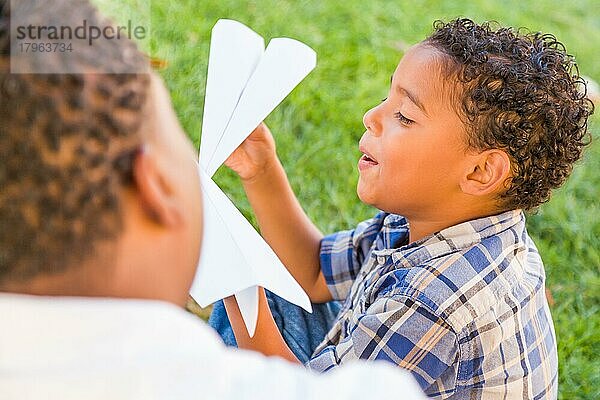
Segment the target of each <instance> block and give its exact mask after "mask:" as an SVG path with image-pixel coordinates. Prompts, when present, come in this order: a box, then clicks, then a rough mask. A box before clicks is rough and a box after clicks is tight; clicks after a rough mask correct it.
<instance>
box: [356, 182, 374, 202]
mask: <svg viewBox="0 0 600 400" xmlns="http://www.w3.org/2000/svg"><path fill="white" fill-rule="evenodd" d="M356 194H357V195H358V198H359V199H360V201H362V202H363V203H365V204H368V205H370V206H374V207H377V206H376V199H375V196H374V194H373V191H372V188H370V187H368V186H367V185H365V184H364V183H363V182H361V181H360V179H359V181H358V185H357V186H356Z"/></svg>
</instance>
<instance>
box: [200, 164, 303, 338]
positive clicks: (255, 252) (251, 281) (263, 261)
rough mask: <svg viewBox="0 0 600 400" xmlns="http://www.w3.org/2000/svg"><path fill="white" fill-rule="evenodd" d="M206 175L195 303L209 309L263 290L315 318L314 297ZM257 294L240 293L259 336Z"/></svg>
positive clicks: (242, 305)
mask: <svg viewBox="0 0 600 400" xmlns="http://www.w3.org/2000/svg"><path fill="white" fill-rule="evenodd" d="M200 175H201V184H202V192H203V200H204V224H205V225H204V227H205V228H204V235H203V240H202V252H201V256H200V263H199V266H198V271H197V273H196V278H195V279H194V284H193V286H192V289H191V290H190V294H191V295H192V297H194V299H195V300H196V301H197V302H198V304H200V306H202V307H206V306H208V305H209V304H212V303H214V302H215V301H217V300H220V299H223V298H225V297H227V296H231V295H233V294H237V293H239V292H244V291H245V290H246V289H251V288H252V287H255V286H257V285H260V286H263V287H265V288H267V289H269V290H271V291H273V292H275V293H277V294H278V295H280V296H281V297H284V298H285V299H286V300H288V301H290V302H292V303H294V304H297V305H299V306H300V307H302V308H304V309H305V310H307V311H309V312H311V311H312V307H311V303H310V300H309V298H308V296H307V295H306V293H305V292H304V290H303V289H302V287H301V286H300V285H299V284H298V282H296V280H294V278H293V277H292V276H291V275H290V273H289V272H288V271H287V269H286V268H285V266H284V265H283V264H282V263H281V261H280V260H279V258H277V256H276V255H275V253H274V252H273V250H272V249H271V248H270V247H269V245H268V244H267V243H266V242H265V241H264V240H263V238H262V237H261V236H260V235H259V234H258V232H256V230H255V229H254V228H253V227H252V225H250V223H249V222H248V221H247V220H246V219H245V218H244V216H243V215H242V214H241V213H240V212H239V211H238V210H237V208H236V207H235V206H234V205H233V203H232V202H231V200H229V198H228V197H227V196H226V195H225V194H224V193H223V192H222V191H221V189H219V187H218V186H217V185H216V184H215V183H214V182H213V181H212V179H210V177H209V176H208V174H206V173H205V172H204V171H202V169H201V168H200ZM254 292H256V291H255V290H254ZM251 294H252V291H251V290H250V291H246V292H245V293H240V296H243V298H244V299H246V300H248V299H250V300H251V301H243V300H242V301H241V302H240V309H242V308H244V309H245V310H241V311H243V312H242V315H243V316H244V322H245V323H246V327H247V328H248V332H250V333H251V334H253V333H254V327H255V325H256V313H257V311H258V302H257V301H256V300H254V299H252V297H251ZM252 301H253V302H252ZM254 309H255V310H256V311H254V312H252V310H254ZM244 311H245V314H246V315H244Z"/></svg>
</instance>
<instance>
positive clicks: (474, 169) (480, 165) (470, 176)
mask: <svg viewBox="0 0 600 400" xmlns="http://www.w3.org/2000/svg"><path fill="white" fill-rule="evenodd" d="M473 161H474V162H473V163H470V165H469V170H468V171H467V173H466V174H464V175H463V178H462V180H461V182H460V188H461V189H462V191H463V193H466V194H470V195H474V196H483V195H488V194H491V193H494V192H497V191H499V190H503V189H504V184H505V182H506V180H507V179H508V178H509V177H510V173H511V168H510V158H509V157H508V154H506V152H505V151H503V150H499V149H490V150H486V151H483V152H481V153H479V154H478V155H477V156H475V158H474V160H473Z"/></svg>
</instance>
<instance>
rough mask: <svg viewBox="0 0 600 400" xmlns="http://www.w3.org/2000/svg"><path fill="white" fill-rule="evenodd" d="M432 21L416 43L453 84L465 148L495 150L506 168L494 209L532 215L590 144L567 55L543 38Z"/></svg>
mask: <svg viewBox="0 0 600 400" xmlns="http://www.w3.org/2000/svg"><path fill="white" fill-rule="evenodd" d="M496 25H497V24H496V23H490V22H485V23H482V24H477V23H475V22H473V21H472V20H470V19H466V18H459V19H455V20H452V21H450V22H447V23H446V22H443V21H436V22H435V23H434V32H433V33H432V34H431V35H430V36H429V37H428V38H427V39H426V40H425V41H424V42H423V43H424V44H426V45H429V46H432V47H433V48H435V49H436V50H438V51H439V52H441V53H442V55H443V57H442V58H443V68H444V72H445V73H446V74H447V75H448V76H450V77H452V78H454V79H456V81H457V82H458V85H457V87H458V90H457V91H458V95H457V96H455V97H456V100H457V101H456V103H457V107H456V108H457V111H458V114H459V116H461V118H462V120H463V122H464V123H465V126H466V128H467V137H468V139H467V141H468V145H469V146H471V147H472V148H476V149H479V150H485V149H491V148H499V149H503V150H505V151H506V152H507V154H508V155H509V157H510V158H511V161H512V174H513V176H512V178H510V179H509V181H507V182H506V190H505V191H504V193H503V194H502V195H501V196H500V198H499V205H500V206H501V208H502V209H505V210H507V209H515V208H521V209H524V210H532V209H535V208H536V207H537V206H539V205H540V204H542V203H544V202H546V201H548V200H549V198H550V194H551V191H552V189H555V188H557V187H559V186H561V185H562V184H563V183H564V182H565V180H566V179H567V177H568V176H569V175H570V173H571V171H572V169H573V164H574V163H575V162H576V161H577V160H578V159H579V158H580V157H581V154H582V150H583V148H584V147H585V146H586V145H588V144H589V143H590V142H591V135H590V133H589V132H588V130H587V121H588V118H589V116H590V115H591V114H592V113H593V111H594V105H593V103H592V102H591V101H590V100H589V99H588V98H587V97H586V83H585V81H584V80H583V79H582V78H581V77H580V76H579V70H578V67H577V64H576V62H575V59H574V57H573V56H571V55H569V54H568V53H567V52H566V50H565V46H564V45H563V44H562V43H561V42H559V41H558V40H557V39H556V37H555V36H553V35H551V34H543V33H540V32H529V31H526V30H524V29H519V30H515V29H513V28H506V27H498V26H496Z"/></svg>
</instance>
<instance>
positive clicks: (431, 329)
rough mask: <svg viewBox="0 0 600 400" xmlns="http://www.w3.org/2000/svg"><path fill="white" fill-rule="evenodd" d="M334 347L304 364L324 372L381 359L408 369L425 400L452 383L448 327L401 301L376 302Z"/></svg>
mask: <svg viewBox="0 0 600 400" xmlns="http://www.w3.org/2000/svg"><path fill="white" fill-rule="evenodd" d="M356 317H357V318H352V320H353V321H356V323H355V324H352V323H351V324H350V326H348V327H347V328H346V329H345V332H344V333H346V334H347V336H346V337H345V338H344V339H343V340H342V341H341V342H340V343H339V344H337V345H335V346H334V345H331V346H328V347H325V348H324V349H323V350H322V351H321V352H320V353H319V354H317V355H316V356H315V357H313V359H312V360H310V361H309V362H308V364H307V366H308V367H309V368H310V369H313V370H317V371H323V372H325V371H328V370H330V369H332V368H335V367H337V366H338V365H340V364H342V363H344V362H347V361H350V360H355V359H359V358H360V359H368V360H386V361H389V362H392V363H394V364H396V365H398V366H400V367H403V368H406V369H408V370H410V371H411V372H412V373H413V375H414V376H415V378H416V379H417V381H418V382H419V384H420V385H421V387H422V388H423V389H424V390H426V393H428V394H429V395H433V394H438V395H440V394H442V395H443V394H446V395H449V394H451V393H452V392H453V391H454V386H452V387H443V388H442V387H437V386H438V384H437V383H436V382H434V381H436V380H438V378H440V377H442V376H443V375H444V379H442V380H443V381H444V382H455V377H456V373H457V370H456V360H457V357H458V341H457V338H456V334H455V333H454V331H453V330H452V329H451V328H450V326H449V325H448V324H447V323H446V322H445V321H443V320H442V319H441V318H440V317H439V316H437V315H435V314H434V313H433V312H432V311H431V310H430V309H429V308H428V307H426V306H425V305H423V304H421V303H420V302H418V301H416V300H415V299H413V298H409V297H406V296H403V295H402V296H400V295H395V296H393V297H385V298H379V299H378V300H376V301H375V302H374V303H373V304H372V305H371V306H370V307H369V308H368V309H367V311H366V313H364V314H362V315H356Z"/></svg>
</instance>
